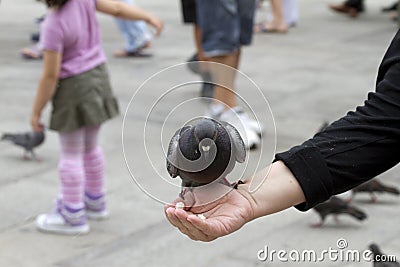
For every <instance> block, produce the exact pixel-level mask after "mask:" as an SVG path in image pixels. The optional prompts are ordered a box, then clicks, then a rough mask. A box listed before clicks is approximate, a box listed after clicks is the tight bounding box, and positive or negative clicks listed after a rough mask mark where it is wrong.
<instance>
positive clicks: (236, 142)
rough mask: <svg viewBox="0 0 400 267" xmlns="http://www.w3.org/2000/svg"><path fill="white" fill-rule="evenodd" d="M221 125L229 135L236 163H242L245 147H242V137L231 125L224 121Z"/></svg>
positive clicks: (244, 156)
mask: <svg viewBox="0 0 400 267" xmlns="http://www.w3.org/2000/svg"><path fill="white" fill-rule="evenodd" d="M221 124H222V125H223V126H224V127H225V129H226V131H227V132H228V134H229V137H230V139H231V142H232V147H233V153H235V159H236V161H237V162H239V163H243V162H244V161H245V159H246V147H245V146H244V142H243V139H242V137H241V136H240V134H239V132H238V130H237V129H236V128H235V127H234V126H232V125H231V124H229V123H227V122H225V121H222V122H221Z"/></svg>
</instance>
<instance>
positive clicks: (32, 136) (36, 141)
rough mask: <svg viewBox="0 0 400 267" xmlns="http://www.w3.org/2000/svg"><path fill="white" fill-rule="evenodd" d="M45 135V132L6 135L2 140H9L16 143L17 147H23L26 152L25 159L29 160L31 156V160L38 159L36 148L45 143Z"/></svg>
mask: <svg viewBox="0 0 400 267" xmlns="http://www.w3.org/2000/svg"><path fill="white" fill-rule="evenodd" d="M44 139H45V134H44V132H43V131H41V132H33V131H31V132H25V133H15V134H11V133H5V134H3V136H2V137H1V140H2V141H3V140H8V141H10V142H12V143H14V144H15V145H17V146H20V147H23V148H24V149H25V151H24V159H29V157H28V154H30V155H31V158H33V159H37V157H36V155H35V152H34V151H33V149H34V148H36V147H37V146H39V145H41V144H42V143H43V142H44Z"/></svg>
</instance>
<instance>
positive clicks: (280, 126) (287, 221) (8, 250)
mask: <svg viewBox="0 0 400 267" xmlns="http://www.w3.org/2000/svg"><path fill="white" fill-rule="evenodd" d="M137 2H138V4H139V5H140V6H142V7H144V8H147V9H149V10H152V11H153V12H154V13H155V14H157V15H159V16H160V17H161V18H162V19H163V20H164V21H165V31H164V33H163V34H162V36H161V37H160V38H159V39H157V40H156V41H154V46H153V48H152V50H153V51H154V53H155V56H154V57H153V58H151V59H115V58H113V57H112V52H113V50H115V49H117V48H120V46H121V45H122V40H121V37H120V35H119V33H118V32H117V29H116V25H115V23H114V21H113V20H112V18H110V17H106V16H104V15H101V14H100V15H99V21H100V24H101V27H102V34H103V42H104V48H105V51H106V53H107V55H108V57H109V70H110V75H111V77H112V83H113V86H114V88H115V92H116V94H117V96H118V98H119V100H120V104H121V110H122V111H125V109H126V108H127V106H128V103H129V100H130V99H131V97H132V95H133V93H134V92H135V91H136V89H137V88H138V87H139V86H140V85H141V84H142V83H143V82H144V81H145V80H146V79H147V78H148V77H150V76H151V75H153V74H154V73H156V72H157V71H160V70H162V69H164V68H166V67H169V66H171V65H175V64H178V63H181V62H184V61H185V60H186V58H187V57H188V56H189V55H190V54H191V53H192V52H193V42H192V29H191V27H190V26H184V25H183V24H182V23H181V16H180V7H179V1H167V0H158V1H143V0H142V1H137ZM390 3H391V1H390V0H384V1H383V0H379V1H378V0H369V1H366V4H367V7H368V8H367V12H366V13H365V14H363V15H362V16H361V17H360V18H358V19H356V20H354V19H349V18H347V17H344V16H340V15H337V14H332V13H331V12H330V11H329V10H327V8H326V4H327V1H317V0H307V1H299V3H298V4H299V9H300V21H299V24H298V26H297V27H296V28H293V29H291V30H290V32H289V34H287V35H279V34H271V35H257V36H255V40H254V44H253V46H251V47H249V48H246V49H244V52H243V60H242V63H241V66H242V67H241V70H242V71H243V72H244V73H245V74H247V75H248V76H249V77H251V78H252V79H253V80H254V82H255V83H256V84H258V85H259V87H260V88H261V90H262V92H263V93H264V94H265V96H266V98H267V99H268V101H269V103H270V105H271V108H272V111H273V115H274V118H275V123H276V129H277V138H278V139H277V140H278V142H277V150H278V151H282V150H284V149H287V148H289V147H290V146H292V145H295V144H298V143H299V142H301V141H303V140H304V139H306V138H308V137H310V136H311V135H312V134H313V133H314V132H315V131H316V130H317V129H318V127H319V126H320V124H321V123H322V122H323V121H325V120H328V121H332V120H334V119H335V118H337V117H338V116H341V115H344V114H345V113H346V112H347V111H348V110H351V109H353V108H354V107H355V106H356V105H358V104H361V103H362V101H363V100H364V98H365V96H366V94H367V92H369V91H371V90H373V89H374V82H375V76H376V71H377V67H378V64H379V62H380V60H381V58H382V56H383V53H384V52H385V49H386V47H387V46H388V44H389V42H390V40H391V38H392V36H393V35H394V33H395V31H396V25H395V24H394V23H392V22H391V21H389V19H388V18H387V17H386V15H384V14H382V13H380V8H381V7H382V6H386V5H388V4H390ZM44 12H45V9H44V7H43V5H41V4H39V3H37V2H36V1H31V0H19V1H7V0H3V1H2V2H1V4H0V33H1V34H0V70H1V72H0V81H1V82H0V84H1V89H0V103H1V105H0V120H1V124H0V132H4V131H15V130H27V129H29V114H30V110H31V105H32V100H33V97H34V94H35V90H36V86H37V82H38V78H39V75H40V72H41V63H40V62H39V61H26V60H23V59H22V58H21V57H20V55H19V51H20V49H21V48H23V47H25V46H28V45H30V43H29V34H30V33H31V32H33V31H35V30H36V28H35V26H34V25H33V20H34V18H36V17H38V16H39V15H41V14H43V13H44ZM264 13H265V10H262V11H261V14H264ZM179 74H180V73H178V74H174V75H175V76H174V75H172V76H170V78H171V79H172V80H173V79H177V80H179V79H180V78H181V77H179ZM187 75H192V74H190V73H189V72H187ZM161 82H162V81H161ZM163 90H165V88H164V87H163V84H162V83H155V86H154V87H153V88H149V90H147V91H145V92H143V94H141V95H140V97H139V99H138V100H139V103H140V105H138V106H136V107H134V108H135V109H134V110H135V112H133V113H129V114H128V116H127V124H129V127H128V129H129V131H128V132H127V134H126V138H125V140H124V141H125V148H126V149H128V150H129V151H135V149H136V147H137V146H138V144H142V143H143V129H142V128H141V127H142V126H143V122H144V121H145V120H146V114H147V112H144V111H145V110H146V109H149V108H150V106H151V105H152V104H153V103H154V101H156V99H157V98H158V97H159V96H160V93H162V92H163ZM239 92H240V93H241V94H243V95H244V96H245V97H246V99H248V100H249V101H250V102H251V103H252V108H253V109H254V110H255V112H256V113H258V114H261V113H263V112H265V105H263V104H262V103H261V102H260V101H259V100H258V99H257V98H256V97H255V96H254V95H253V94H252V91H251V90H250V91H246V89H245V88H239ZM197 93H198V90H197V88H192V89H190V90H189V89H188V91H187V92H184V93H182V95H181V96H180V98H178V99H176V101H177V102H176V103H175V104H176V105H177V104H178V103H180V102H182V101H184V100H186V99H188V98H194V97H196V96H197ZM169 104H171V103H169ZM204 109H205V104H203V105H201V104H200V105H194V106H193V110H194V111H195V112H198V113H199V114H201V112H203V110H204ZM141 110H143V112H141ZM47 118H48V111H47V112H46V115H45V119H47ZM149 124H150V126H149V127H150V128H151V129H157V128H158V129H159V128H160V127H161V124H160V121H157V120H154V121H150V123H149ZM177 125H178V122H177V121H175V122H173V123H171V124H168V125H165V128H166V130H167V131H170V132H172V131H173V130H175V129H176V127H177ZM121 128H122V116H120V117H119V118H118V119H115V120H113V121H111V122H109V123H107V124H106V125H105V126H104V128H103V132H102V136H101V143H102V145H103V146H104V149H105V152H106V155H107V192H108V201H109V208H110V210H111V215H112V216H111V218H110V219H109V220H107V221H104V222H95V223H91V227H92V231H91V232H90V234H88V235H86V236H75V237H65V236H54V235H47V234H42V233H39V232H37V231H36V229H35V226H34V218H35V216H36V215H37V214H39V213H42V212H46V211H49V210H51V209H52V206H53V200H54V198H55V197H56V193H57V189H58V177H57V169H56V166H57V158H58V140H57V136H56V134H55V133H53V132H49V133H48V138H47V140H46V143H45V144H44V145H43V146H42V147H41V148H39V149H38V150H37V152H38V154H39V155H40V156H41V157H42V158H43V162H40V163H38V162H29V161H23V160H21V156H22V152H21V150H20V149H18V148H15V147H12V146H10V145H9V144H7V143H0V151H1V152H0V169H1V173H2V174H1V175H0V214H1V220H0V248H1V249H0V266H12V267H20V266H21V267H47V266H84V267H88V266H97V267H102V266H119V267H120V266H146V267H147V266H148V267H152V266H171V267H178V266H229V267H235V266H281V265H282V264H285V263H281V262H279V261H278V260H276V259H275V261H273V262H270V261H269V260H267V261H265V262H261V261H259V260H258V259H257V252H258V251H259V250H262V249H264V248H265V246H268V248H269V249H270V250H273V249H275V250H279V249H284V250H286V251H291V250H299V251H302V250H305V249H309V250H311V249H314V250H316V251H317V252H318V251H319V252H320V251H322V250H324V249H329V247H332V248H333V249H337V247H336V241H337V240H338V239H339V238H345V239H346V240H347V242H348V249H352V250H356V249H357V250H360V251H362V250H364V249H366V246H367V245H368V244H369V243H370V242H371V241H374V242H377V243H378V244H380V245H381V246H382V247H383V249H384V251H385V252H386V253H390V254H395V255H397V256H398V257H400V242H399V241H400V238H399V236H400V229H399V227H398V223H399V215H398V214H399V207H398V206H399V205H400V199H399V198H396V197H391V196H382V197H380V198H379V200H380V201H379V202H378V203H377V204H375V205H371V204H368V203H367V200H368V197H367V196H361V195H360V196H359V197H357V201H355V204H356V205H358V206H360V207H361V208H362V209H364V210H366V211H367V213H368V215H369V218H368V220H366V221H365V222H362V223H359V222H356V221H354V220H352V219H349V218H347V217H342V218H340V223H339V224H336V223H335V222H334V221H333V220H331V219H329V220H328V222H327V225H326V226H325V227H323V228H321V229H312V228H310V227H309V224H311V223H313V222H316V221H317V220H318V217H317V215H316V214H315V213H314V212H313V211H309V212H306V213H300V212H298V211H296V210H295V209H290V210H287V211H285V212H282V213H279V214H275V215H272V216H269V217H267V218H262V219H258V220H256V221H254V222H251V223H249V224H248V225H246V226H245V227H243V229H241V230H240V231H238V232H236V233H234V234H232V235H230V236H227V237H224V238H220V239H218V240H216V241H214V242H212V243H200V242H194V241H191V240H189V239H188V238H186V237H185V236H183V235H182V234H180V233H179V232H178V231H177V230H175V229H174V228H172V227H171V226H170V225H169V224H168V223H167V222H166V219H165V218H164V215H163V211H162V205H161V204H160V203H159V202H156V201H154V200H153V199H152V198H150V197H148V196H147V195H146V194H144V193H143V192H142V191H141V190H140V189H139V188H138V187H137V186H136V184H135V183H134V182H133V180H132V178H131V176H130V175H129V172H128V171H127V168H126V165H125V161H124V156H123V153H122V145H121ZM154 133H158V132H149V136H150V137H151V138H152V139H151V140H157V139H154V138H159V137H157V135H156V134H154ZM152 134H153V135H152ZM268 137H271V138H268ZM146 138H148V136H146ZM264 142H265V143H266V146H269V147H270V146H272V145H271V144H273V130H272V129H271V128H270V127H269V128H268V129H267V137H266V138H265V139H264ZM148 149H149V151H150V154H151V153H153V154H155V152H154V151H158V150H159V143H157V142H153V143H152V142H150V143H149V147H148ZM152 151H153V152H152ZM157 156H158V157H159V160H156V161H153V164H154V166H153V167H154V168H155V169H157V170H160V171H164V172H165V170H164V165H165V162H164V160H163V159H162V154H157V155H156V157H157ZM132 157H134V158H132V161H133V162H134V163H135V166H136V165H138V166H139V167H135V169H134V170H133V172H134V173H135V174H136V175H137V177H140V178H141V179H146V177H149V176H151V175H152V173H154V170H153V169H151V167H149V166H147V164H148V161H147V159H146V157H145V156H144V155H142V154H135V153H132ZM251 157H255V158H257V157H260V158H261V162H263V163H265V164H266V162H268V161H270V157H271V155H269V154H268V153H266V154H261V153H260V151H255V152H251ZM381 177H382V178H384V180H385V181H386V182H387V183H390V184H393V185H397V186H400V180H399V175H398V168H394V169H392V170H390V171H388V172H387V173H385V174H382V176H381ZM150 179H152V177H149V180H150ZM164 185H165V183H162V182H160V183H159V184H157V183H155V184H153V186H154V190H155V191H157V192H163V189H164V187H163V186H164ZM177 192H178V189H176V192H175V191H174V192H173V193H174V194H175V193H177ZM289 264H290V265H295V264H294V263H291V262H289ZM319 264H320V265H321V266H372V264H370V263H366V262H360V263H355V262H353V263H344V262H332V261H329V260H327V261H325V262H324V263H319ZM310 265H315V263H314V264H311V263H307V262H302V263H296V266H310Z"/></svg>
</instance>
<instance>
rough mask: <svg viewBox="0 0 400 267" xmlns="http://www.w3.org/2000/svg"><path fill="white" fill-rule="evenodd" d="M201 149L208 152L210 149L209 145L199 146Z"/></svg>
mask: <svg viewBox="0 0 400 267" xmlns="http://www.w3.org/2000/svg"><path fill="white" fill-rule="evenodd" d="M201 150H203V151H204V152H208V151H210V146H201Z"/></svg>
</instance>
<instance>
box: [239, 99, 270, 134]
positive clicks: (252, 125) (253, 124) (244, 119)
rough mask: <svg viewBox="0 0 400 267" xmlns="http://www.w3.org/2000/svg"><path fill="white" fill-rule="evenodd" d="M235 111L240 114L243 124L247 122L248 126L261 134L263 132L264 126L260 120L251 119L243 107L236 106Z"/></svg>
mask: <svg viewBox="0 0 400 267" xmlns="http://www.w3.org/2000/svg"><path fill="white" fill-rule="evenodd" d="M233 111H235V112H236V114H237V115H238V116H239V118H240V120H241V121H242V123H243V124H245V125H246V126H247V127H249V128H250V129H252V130H253V131H255V132H256V133H257V134H258V135H260V136H261V134H262V132H263V130H264V129H263V126H262V125H261V123H260V122H258V121H256V120H253V119H251V118H250V117H249V116H248V115H247V113H246V112H245V111H244V110H243V109H242V107H239V106H238V107H234V108H233Z"/></svg>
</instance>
